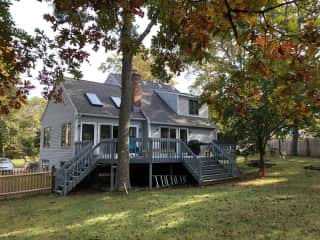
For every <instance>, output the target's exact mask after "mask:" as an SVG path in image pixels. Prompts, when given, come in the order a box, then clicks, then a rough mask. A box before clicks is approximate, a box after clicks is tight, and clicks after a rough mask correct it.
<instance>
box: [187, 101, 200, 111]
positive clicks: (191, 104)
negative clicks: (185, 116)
mask: <svg viewBox="0 0 320 240" xmlns="http://www.w3.org/2000/svg"><path fill="white" fill-rule="evenodd" d="M189 114H192V115H199V103H198V100H193V99H192V100H191V99H190V100H189Z"/></svg>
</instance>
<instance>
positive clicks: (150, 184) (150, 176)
mask: <svg viewBox="0 0 320 240" xmlns="http://www.w3.org/2000/svg"><path fill="white" fill-rule="evenodd" d="M149 188H150V189H152V163H149Z"/></svg>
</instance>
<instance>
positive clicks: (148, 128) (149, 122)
mask: <svg viewBox="0 0 320 240" xmlns="http://www.w3.org/2000/svg"><path fill="white" fill-rule="evenodd" d="M141 113H142V115H143V116H144V117H145V120H146V122H147V136H148V138H149V137H151V134H150V133H151V121H150V118H149V117H148V116H147V114H146V113H145V111H143V109H141Z"/></svg>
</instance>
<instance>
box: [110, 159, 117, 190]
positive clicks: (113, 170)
mask: <svg viewBox="0 0 320 240" xmlns="http://www.w3.org/2000/svg"><path fill="white" fill-rule="evenodd" d="M115 169H116V166H114V165H112V164H111V165H110V192H112V191H113V187H114V172H115Z"/></svg>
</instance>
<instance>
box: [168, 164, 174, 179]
mask: <svg viewBox="0 0 320 240" xmlns="http://www.w3.org/2000/svg"><path fill="white" fill-rule="evenodd" d="M169 167H170V177H172V175H173V167H172V163H170V165H169Z"/></svg>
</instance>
